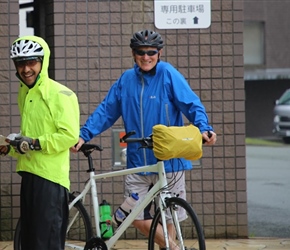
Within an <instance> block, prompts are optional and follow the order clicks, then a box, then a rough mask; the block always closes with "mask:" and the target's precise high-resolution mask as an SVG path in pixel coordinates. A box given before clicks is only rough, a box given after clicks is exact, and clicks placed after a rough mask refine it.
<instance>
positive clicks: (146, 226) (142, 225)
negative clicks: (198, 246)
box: [133, 220, 179, 250]
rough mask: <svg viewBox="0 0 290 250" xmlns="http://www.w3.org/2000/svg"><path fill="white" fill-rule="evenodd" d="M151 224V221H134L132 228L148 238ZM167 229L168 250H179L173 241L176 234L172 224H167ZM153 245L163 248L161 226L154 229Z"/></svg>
mask: <svg viewBox="0 0 290 250" xmlns="http://www.w3.org/2000/svg"><path fill="white" fill-rule="evenodd" d="M151 222H152V220H135V221H134V222H133V226H134V227H136V228H137V229H138V230H139V231H140V232H141V233H142V234H144V235H145V236H146V237H148V236H149V231H150V226H151ZM167 228H168V234H169V244H170V249H171V250H179V247H178V246H176V244H175V241H174V239H175V235H176V233H175V229H174V227H173V224H169V225H168V226H167ZM155 243H156V244H158V245H159V246H160V247H161V248H162V247H165V242H164V236H163V229H162V226H161V225H158V227H157V229H156V237H155Z"/></svg>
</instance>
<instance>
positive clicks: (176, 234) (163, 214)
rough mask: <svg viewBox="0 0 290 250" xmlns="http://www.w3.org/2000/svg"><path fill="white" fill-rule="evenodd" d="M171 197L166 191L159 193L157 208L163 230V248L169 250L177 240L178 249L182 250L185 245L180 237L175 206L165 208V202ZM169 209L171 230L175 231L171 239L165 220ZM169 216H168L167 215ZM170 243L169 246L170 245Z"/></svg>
mask: <svg viewBox="0 0 290 250" xmlns="http://www.w3.org/2000/svg"><path fill="white" fill-rule="evenodd" d="M170 197H171V195H170V194H169V192H168V191H165V192H164V191H163V192H161V193H160V199H159V208H160V209H161V213H160V214H161V223H162V228H163V234H164V241H165V246H166V249H167V250H170V249H171V247H172V243H173V242H174V243H175V238H177V239H178V242H179V246H178V247H179V249H180V250H184V249H185V245H184V241H183V237H182V232H181V228H180V224H179V220H178V216H177V213H178V208H177V206H175V205H174V206H172V207H171V206H170V207H169V208H168V207H167V204H166V200H167V199H170ZM167 209H170V215H171V220H172V223H173V225H174V227H173V228H172V230H175V232H174V233H173V235H172V236H173V237H172V236H171V235H169V232H168V228H167V224H168V223H167V220H166V210H167ZM168 216H169V215H168ZM170 243H171V244H170Z"/></svg>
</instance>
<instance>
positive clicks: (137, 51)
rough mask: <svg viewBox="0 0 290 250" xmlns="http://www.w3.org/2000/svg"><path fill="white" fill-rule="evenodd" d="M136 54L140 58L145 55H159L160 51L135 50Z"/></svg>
mask: <svg viewBox="0 0 290 250" xmlns="http://www.w3.org/2000/svg"><path fill="white" fill-rule="evenodd" d="M134 52H135V53H136V54H137V55H138V56H144V55H145V54H146V55H148V56H154V55H156V54H157V53H158V50H134Z"/></svg>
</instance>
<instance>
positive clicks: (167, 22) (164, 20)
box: [154, 0, 211, 29]
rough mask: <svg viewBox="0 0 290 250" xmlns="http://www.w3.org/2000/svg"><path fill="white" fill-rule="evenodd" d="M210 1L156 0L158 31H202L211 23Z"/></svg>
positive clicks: (155, 12)
mask: <svg viewBox="0 0 290 250" xmlns="http://www.w3.org/2000/svg"><path fill="white" fill-rule="evenodd" d="M210 14H211V3H210V0H199V1H193V0H190V1H189V0H187V1H172V0H167V1H165V0H155V1H154V17H155V26H156V27H157V28H158V29H193V28H196V29H201V28H208V27H209V26H210V22H211V18H210V17H211V15H210Z"/></svg>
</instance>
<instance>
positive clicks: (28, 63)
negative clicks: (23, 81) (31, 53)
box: [15, 58, 41, 68]
mask: <svg viewBox="0 0 290 250" xmlns="http://www.w3.org/2000/svg"><path fill="white" fill-rule="evenodd" d="M38 62H41V60H40V59H39V58H37V59H32V60H24V61H19V62H17V61H15V66H16V67H17V68H24V67H25V66H28V67H34V66H35V65H36V64H37V63H38Z"/></svg>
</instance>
